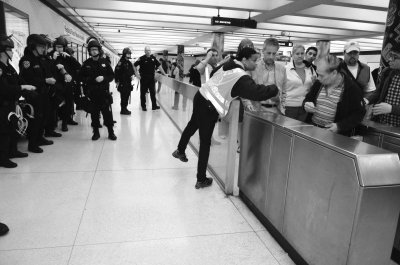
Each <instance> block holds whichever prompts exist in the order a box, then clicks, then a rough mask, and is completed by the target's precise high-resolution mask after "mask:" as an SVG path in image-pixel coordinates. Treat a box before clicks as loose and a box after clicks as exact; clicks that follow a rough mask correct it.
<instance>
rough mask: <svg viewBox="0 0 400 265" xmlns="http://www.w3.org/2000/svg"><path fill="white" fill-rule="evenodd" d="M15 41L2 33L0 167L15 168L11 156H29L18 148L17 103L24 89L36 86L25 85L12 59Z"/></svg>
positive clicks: (33, 88)
mask: <svg viewBox="0 0 400 265" xmlns="http://www.w3.org/2000/svg"><path fill="white" fill-rule="evenodd" d="M13 48H14V42H13V41H12V39H11V36H6V35H0V167H6V168H14V167H16V166H17V164H16V163H14V162H12V161H11V160H10V158H22V157H27V156H28V154H27V153H22V152H20V151H18V150H17V139H18V137H17V132H16V129H17V122H18V119H19V117H17V115H16V113H15V111H16V105H17V102H18V99H19V97H20V96H21V92H22V90H25V91H33V90H35V89H36V88H35V87H34V86H31V85H25V84H24V83H23V81H22V79H21V78H20V77H19V76H18V74H17V72H16V71H15V69H14V68H13V67H12V65H11V63H10V61H11V60H12V57H13V51H12V49H13Z"/></svg>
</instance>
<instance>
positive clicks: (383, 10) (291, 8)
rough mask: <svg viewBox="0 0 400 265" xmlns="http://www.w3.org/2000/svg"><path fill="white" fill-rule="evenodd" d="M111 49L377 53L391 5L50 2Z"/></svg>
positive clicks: (277, 0)
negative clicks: (280, 47) (322, 48)
mask: <svg viewBox="0 0 400 265" xmlns="http://www.w3.org/2000/svg"><path fill="white" fill-rule="evenodd" d="M45 2H47V3H48V4H51V5H53V6H54V7H55V8H57V9H59V11H61V12H62V13H64V14H65V15H67V16H69V17H70V18H71V19H72V20H74V21H75V22H76V23H78V24H79V25H80V26H81V27H82V28H84V29H85V30H86V31H87V32H89V33H90V34H93V35H95V36H97V37H100V38H101V39H103V40H104V41H105V42H106V44H108V47H112V48H113V49H114V50H115V51H117V52H121V51H122V49H123V48H124V47H130V48H131V49H132V51H133V53H134V54H133V56H135V57H137V56H140V55H142V54H143V51H144V46H145V45H149V46H150V47H151V48H152V52H154V53H157V52H161V51H163V50H168V51H169V52H170V53H176V51H177V45H184V46H185V53H186V54H203V53H204V51H205V50H206V49H208V48H210V46H211V43H212V40H213V32H224V33H225V35H224V36H225V37H224V38H225V42H224V50H225V51H227V50H228V51H229V50H232V51H234V50H236V48H237V46H238V44H239V42H240V40H241V39H243V38H246V37H247V38H250V39H251V40H252V41H253V42H254V43H255V45H256V46H257V47H259V48H261V47H262V43H263V41H264V40H265V38H267V37H270V36H273V37H277V38H278V39H279V40H282V41H287V40H289V39H290V41H292V42H294V43H301V44H304V45H306V46H310V45H315V42H316V40H319V39H329V40H331V41H332V42H331V52H342V51H343V45H344V43H346V42H347V41H349V40H355V41H358V42H359V43H360V45H361V49H362V51H377V50H381V47H382V41H383V33H384V31H385V22H386V16H387V10H388V6H389V0H379V1H377V0H294V1H291V0H246V1H237V0H201V1H199V0H148V1H144V0H118V1H115V0H47V1H45ZM218 9H219V14H220V16H221V17H233V18H243V19H246V18H248V17H249V16H250V17H251V18H252V19H254V20H256V21H257V22H258V24H257V29H247V28H237V27H231V26H211V17H212V16H217V14H218Z"/></svg>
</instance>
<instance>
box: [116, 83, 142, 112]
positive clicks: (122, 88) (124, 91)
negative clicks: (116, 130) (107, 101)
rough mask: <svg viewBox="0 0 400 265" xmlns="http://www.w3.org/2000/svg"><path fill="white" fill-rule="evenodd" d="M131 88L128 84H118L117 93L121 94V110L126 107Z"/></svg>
mask: <svg viewBox="0 0 400 265" xmlns="http://www.w3.org/2000/svg"><path fill="white" fill-rule="evenodd" d="M131 88H132V87H131V85H130V84H120V85H119V87H118V91H119V93H120V94H121V110H124V109H126V108H127V107H128V101H129V96H130V95H131ZM145 105H146V104H145ZM142 106H143V105H142Z"/></svg>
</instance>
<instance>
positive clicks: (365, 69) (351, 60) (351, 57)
mask: <svg viewBox="0 0 400 265" xmlns="http://www.w3.org/2000/svg"><path fill="white" fill-rule="evenodd" d="M360 50H361V49H360V45H359V44H358V42H355V41H351V42H348V43H346V45H345V46H344V61H343V62H342V64H341V67H342V69H343V70H345V72H347V74H349V76H350V77H353V78H354V79H355V80H356V81H357V84H358V85H359V86H360V87H361V89H362V91H363V94H364V100H365V102H366V103H367V104H368V102H369V101H368V100H369V97H370V96H371V94H372V92H373V91H375V89H376V88H375V82H374V79H373V77H372V74H371V69H370V68H369V66H368V65H366V64H364V63H362V62H360V61H359V57H360Z"/></svg>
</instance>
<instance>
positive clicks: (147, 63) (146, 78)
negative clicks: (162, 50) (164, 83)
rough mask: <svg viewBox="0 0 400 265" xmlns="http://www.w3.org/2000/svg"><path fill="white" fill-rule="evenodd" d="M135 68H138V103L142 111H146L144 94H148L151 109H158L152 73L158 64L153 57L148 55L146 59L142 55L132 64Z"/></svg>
mask: <svg viewBox="0 0 400 265" xmlns="http://www.w3.org/2000/svg"><path fill="white" fill-rule="evenodd" d="M134 65H135V66H136V67H137V66H140V69H139V73H140V103H141V105H142V109H143V110H146V92H147V91H149V92H150V99H151V103H152V109H153V110H155V109H159V108H160V107H158V106H157V102H156V96H155V80H154V71H155V70H156V69H157V68H158V67H159V66H160V62H159V61H158V60H157V59H156V57H154V56H153V55H150V56H149V57H147V56H146V55H143V56H141V57H139V59H138V60H137V61H136V62H135V64H134Z"/></svg>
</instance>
